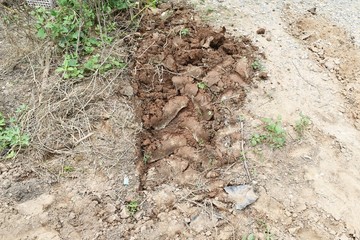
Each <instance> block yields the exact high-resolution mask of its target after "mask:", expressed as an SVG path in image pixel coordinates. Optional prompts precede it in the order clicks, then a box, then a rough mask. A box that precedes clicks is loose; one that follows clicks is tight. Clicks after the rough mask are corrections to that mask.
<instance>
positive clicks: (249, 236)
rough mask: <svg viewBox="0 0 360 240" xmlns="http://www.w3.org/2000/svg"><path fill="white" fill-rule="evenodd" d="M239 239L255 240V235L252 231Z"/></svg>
mask: <svg viewBox="0 0 360 240" xmlns="http://www.w3.org/2000/svg"><path fill="white" fill-rule="evenodd" d="M241 240H256V237H255V235H254V234H253V233H250V234H249V235H247V234H246V235H243V236H242V238H241Z"/></svg>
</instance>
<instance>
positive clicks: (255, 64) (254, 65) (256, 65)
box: [251, 59, 264, 71]
mask: <svg viewBox="0 0 360 240" xmlns="http://www.w3.org/2000/svg"><path fill="white" fill-rule="evenodd" d="M251 67H252V69H253V70H255V71H261V70H263V69H264V66H263V65H262V63H261V62H260V61H259V60H257V59H256V60H255V61H254V62H253V63H252V64H251Z"/></svg>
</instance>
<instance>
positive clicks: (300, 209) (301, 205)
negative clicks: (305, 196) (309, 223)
mask: <svg viewBox="0 0 360 240" xmlns="http://www.w3.org/2000/svg"><path fill="white" fill-rule="evenodd" d="M306 208H307V207H306V204H305V203H302V204H300V205H299V206H298V207H297V208H296V209H295V212H297V213H300V212H302V211H305V210H306Z"/></svg>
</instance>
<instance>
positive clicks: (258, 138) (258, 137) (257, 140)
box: [250, 133, 266, 147]
mask: <svg viewBox="0 0 360 240" xmlns="http://www.w3.org/2000/svg"><path fill="white" fill-rule="evenodd" d="M265 140H266V135H265V134H258V133H255V134H253V135H252V136H251V139H250V143H251V145H252V146H253V147H255V146H256V145H258V144H261V143H262V142H264V141H265Z"/></svg>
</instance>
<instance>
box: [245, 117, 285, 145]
mask: <svg viewBox="0 0 360 240" xmlns="http://www.w3.org/2000/svg"><path fill="white" fill-rule="evenodd" d="M262 121H263V122H264V123H265V126H264V129H265V131H266V133H264V134H254V135H252V137H251V139H250V144H251V145H252V146H256V145H258V144H262V143H267V144H269V145H270V146H271V147H272V148H281V147H283V146H284V145H285V143H286V132H285V130H284V128H283V127H282V122H281V117H278V118H277V120H273V119H271V118H264V119H262Z"/></svg>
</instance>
